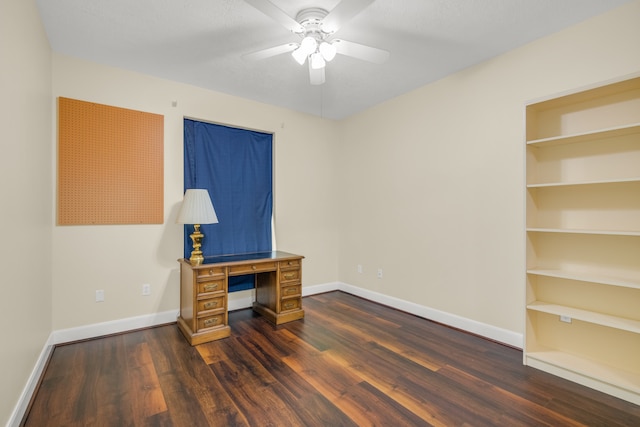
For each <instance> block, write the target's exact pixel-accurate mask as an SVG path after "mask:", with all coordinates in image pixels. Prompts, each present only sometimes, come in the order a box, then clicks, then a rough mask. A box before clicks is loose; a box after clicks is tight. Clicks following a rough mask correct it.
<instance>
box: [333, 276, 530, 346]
mask: <svg viewBox="0 0 640 427" xmlns="http://www.w3.org/2000/svg"><path fill="white" fill-rule="evenodd" d="M340 290H341V291H343V292H347V293H350V294H352V295H356V296H359V297H362V298H365V299H368V300H370V301H374V302H377V303H380V304H384V305H388V306H389V307H393V308H396V309H398V310H402V311H406V312H407V313H411V314H414V315H416V316H418V317H422V318H424V319H428V320H433V321H434V322H438V323H442V324H445V325H448V326H451V327H454V328H458V329H462V330H463V331H467V332H471V333H474V334H477V335H480V336H483V337H485V338H488V339H491V340H494V341H498V342H501V343H504V344H507V345H510V346H513V347H517V348H522V344H523V336H522V334H520V333H517V332H513V331H509V330H507V329H502V328H498V327H496V326H492V325H489V324H486V323H482V322H478V321H476V320H472V319H468V318H466V317H462V316H458V315H456V314H451V313H447V312H444V311H440V310H436V309H435V308H431V307H427V306H424V305H420V304H416V303H413V302H409V301H405V300H402V299H399V298H395V297H390V296H388V295H384V294H381V293H378V292H374V291H370V290H368V289H363V288H359V287H357V286H352V285H349V284H346V283H341V284H340Z"/></svg>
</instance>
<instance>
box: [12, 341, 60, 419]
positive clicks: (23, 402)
mask: <svg viewBox="0 0 640 427" xmlns="http://www.w3.org/2000/svg"><path fill="white" fill-rule="evenodd" d="M52 336H53V334H50V335H49V339H47V342H46V343H45V345H44V347H42V351H41V352H40V355H39V356H38V359H37V360H36V364H35V365H34V367H33V369H32V370H31V375H29V379H28V380H27V384H26V385H25V386H24V389H23V390H22V393H21V394H20V398H19V399H18V403H17V404H16V406H15V407H14V408H13V412H12V413H11V416H10V417H9V420H8V421H7V427H18V426H19V425H20V422H21V421H22V418H23V417H24V414H25V412H26V411H27V407H28V406H29V401H30V400H31V396H32V395H33V393H34V391H35V389H36V387H37V386H38V382H39V381H40V378H41V377H42V373H43V372H44V368H45V366H46V365H47V361H48V360H49V355H50V354H51V351H53V344H52Z"/></svg>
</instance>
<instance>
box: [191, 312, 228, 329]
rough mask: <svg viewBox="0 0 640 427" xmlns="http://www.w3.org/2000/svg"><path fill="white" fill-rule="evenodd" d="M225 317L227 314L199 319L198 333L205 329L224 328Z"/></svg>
mask: <svg viewBox="0 0 640 427" xmlns="http://www.w3.org/2000/svg"><path fill="white" fill-rule="evenodd" d="M224 315H225V313H220V314H214V315H212V316H206V317H200V318H198V332H199V331H202V330H204V329H210V328H215V327H216V326H224Z"/></svg>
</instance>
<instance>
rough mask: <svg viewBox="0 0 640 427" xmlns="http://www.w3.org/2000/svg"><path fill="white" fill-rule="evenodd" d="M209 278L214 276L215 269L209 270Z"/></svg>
mask: <svg viewBox="0 0 640 427" xmlns="http://www.w3.org/2000/svg"><path fill="white" fill-rule="evenodd" d="M209 276H213V268H210V269H209Z"/></svg>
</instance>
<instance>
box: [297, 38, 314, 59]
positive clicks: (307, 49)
mask: <svg viewBox="0 0 640 427" xmlns="http://www.w3.org/2000/svg"><path fill="white" fill-rule="evenodd" d="M317 48H318V41H317V40H316V39H315V38H313V37H311V36H306V37H305V38H303V39H302V42H301V43H300V50H302V51H303V52H304V53H305V54H306V55H311V54H312V53H314V52H315V51H316V49H317Z"/></svg>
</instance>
